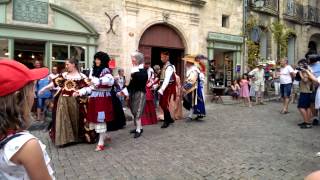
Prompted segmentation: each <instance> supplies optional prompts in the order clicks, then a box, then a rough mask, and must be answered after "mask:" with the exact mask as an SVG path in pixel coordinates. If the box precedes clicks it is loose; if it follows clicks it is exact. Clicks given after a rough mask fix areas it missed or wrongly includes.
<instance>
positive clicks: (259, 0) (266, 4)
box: [250, 0, 279, 15]
mask: <svg viewBox="0 0 320 180" xmlns="http://www.w3.org/2000/svg"><path fill="white" fill-rule="evenodd" d="M250 6H251V7H252V8H253V10H255V11H260V12H264V13H268V14H272V15H278V13H279V12H278V0H250Z"/></svg>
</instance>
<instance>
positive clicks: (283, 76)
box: [280, 65, 294, 84]
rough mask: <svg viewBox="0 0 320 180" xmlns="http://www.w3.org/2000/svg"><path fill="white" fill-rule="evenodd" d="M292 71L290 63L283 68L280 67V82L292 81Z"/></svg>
mask: <svg viewBox="0 0 320 180" xmlns="http://www.w3.org/2000/svg"><path fill="white" fill-rule="evenodd" d="M292 72H294V70H293V69H292V67H291V66H290V65H287V66H286V67H284V68H280V84H290V83H292V77H291V74H290V73H292Z"/></svg>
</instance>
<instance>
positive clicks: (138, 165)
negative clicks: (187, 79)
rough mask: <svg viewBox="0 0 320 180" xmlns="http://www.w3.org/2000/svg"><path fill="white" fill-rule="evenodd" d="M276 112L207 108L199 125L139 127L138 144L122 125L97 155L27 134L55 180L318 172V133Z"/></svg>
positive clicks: (271, 108) (273, 108) (89, 148)
mask: <svg viewBox="0 0 320 180" xmlns="http://www.w3.org/2000/svg"><path fill="white" fill-rule="evenodd" d="M280 106H281V105H280V104H279V103H275V102H269V103H268V104H267V105H259V106H255V107H253V108H247V107H242V106H241V105H219V104H209V105H208V106H207V111H208V116H207V117H206V119H205V120H204V121H202V122H186V121H185V120H179V121H176V122H175V123H174V125H173V126H170V127H169V128H167V129H160V124H158V125H153V126H146V127H144V133H143V136H142V137H141V138H139V139H133V138H132V136H131V135H130V134H129V130H130V129H131V128H132V126H133V125H132V122H129V124H128V126H127V128H126V129H123V130H120V131H117V132H114V133H112V143H111V144H110V145H109V146H108V149H107V150H105V151H103V152H94V149H95V145H88V144H79V145H74V146H70V147H66V148H56V147H54V146H53V145H52V143H51V141H50V139H49V138H48V135H47V133H43V132H42V131H32V133H33V134H35V135H36V136H38V137H40V139H41V140H42V141H43V142H44V143H45V144H46V145H47V151H48V153H49V155H50V156H51V159H52V165H53V168H54V170H55V172H56V177H57V179H58V180H61V179H72V180H73V179H148V180H149V179H213V180H215V179H257V180H261V179H262V180H264V179H270V180H275V179H277V180H279V179H290V180H291V179H297V180H298V179H303V177H305V176H306V175H307V174H308V173H310V172H312V171H314V170H317V169H320V158H317V157H316V156H315V154H316V152H318V151H320V143H319V141H320V128H319V127H313V128H312V129H300V128H299V127H298V126H297V125H296V124H297V123H299V122H300V121H299V120H300V119H301V117H300V114H299V113H298V112H297V109H296V106H295V105H291V106H290V109H289V111H290V113H289V114H286V115H281V114H280V113H279V111H278V109H280Z"/></svg>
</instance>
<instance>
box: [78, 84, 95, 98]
mask: <svg viewBox="0 0 320 180" xmlns="http://www.w3.org/2000/svg"><path fill="white" fill-rule="evenodd" d="M92 89H94V87H93V86H88V87H83V88H81V89H79V90H78V92H79V95H80V96H84V95H88V94H91V92H92Z"/></svg>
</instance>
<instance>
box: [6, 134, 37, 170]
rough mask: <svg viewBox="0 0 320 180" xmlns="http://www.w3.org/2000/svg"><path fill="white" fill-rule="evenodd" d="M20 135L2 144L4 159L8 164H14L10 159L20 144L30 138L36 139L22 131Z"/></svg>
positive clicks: (19, 147)
mask: <svg viewBox="0 0 320 180" xmlns="http://www.w3.org/2000/svg"><path fill="white" fill-rule="evenodd" d="M21 134H22V135H20V136H18V137H15V138H13V139H11V140H10V141H9V142H8V143H7V144H6V145H5V146H4V157H3V158H4V160H5V162H6V163H7V164H8V165H10V166H16V164H15V163H13V162H12V161H11V158H12V157H13V156H14V155H15V154H16V153H17V152H18V151H19V150H20V149H21V148H22V146H23V145H24V144H25V143H27V142H28V141H29V140H31V139H37V138H36V137H34V136H33V135H31V134H30V133H25V132H22V133H21Z"/></svg>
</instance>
